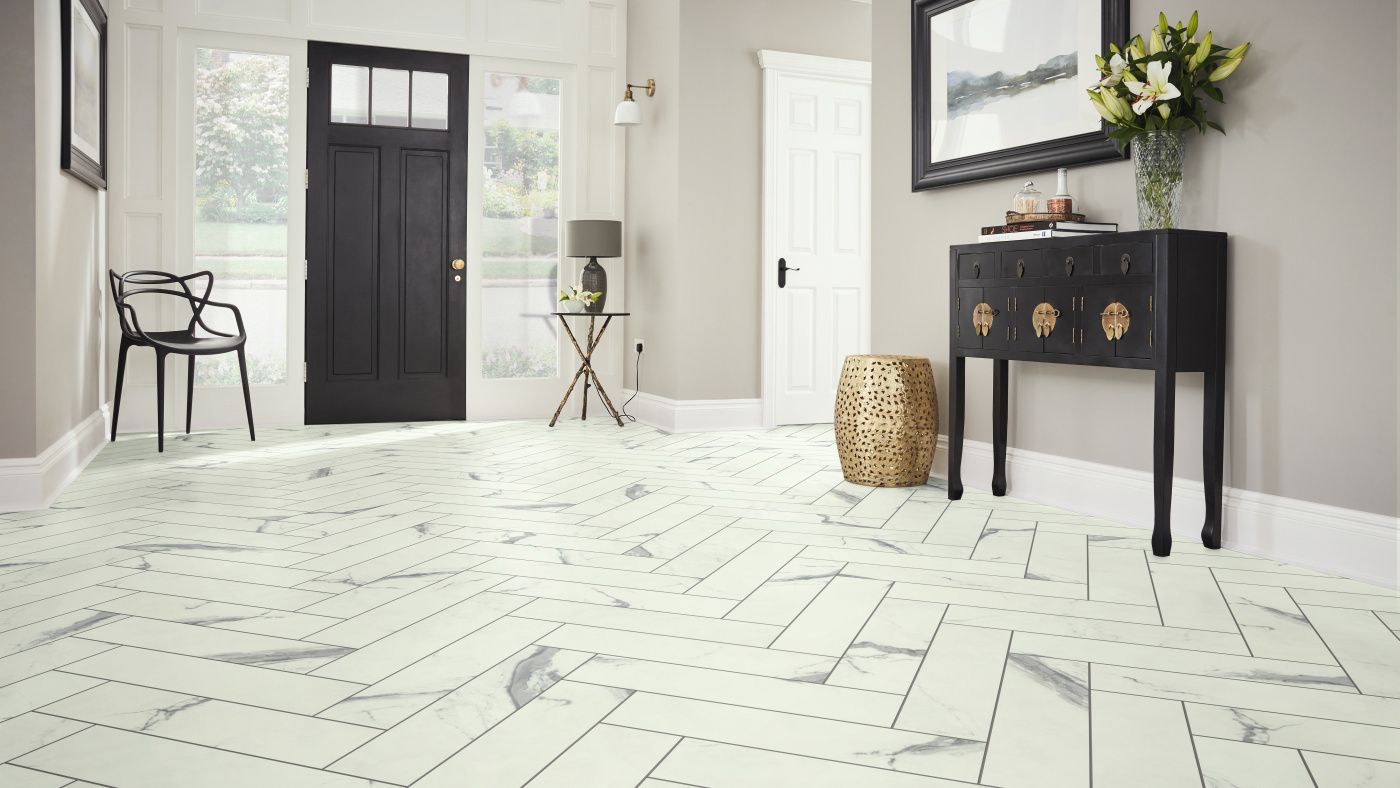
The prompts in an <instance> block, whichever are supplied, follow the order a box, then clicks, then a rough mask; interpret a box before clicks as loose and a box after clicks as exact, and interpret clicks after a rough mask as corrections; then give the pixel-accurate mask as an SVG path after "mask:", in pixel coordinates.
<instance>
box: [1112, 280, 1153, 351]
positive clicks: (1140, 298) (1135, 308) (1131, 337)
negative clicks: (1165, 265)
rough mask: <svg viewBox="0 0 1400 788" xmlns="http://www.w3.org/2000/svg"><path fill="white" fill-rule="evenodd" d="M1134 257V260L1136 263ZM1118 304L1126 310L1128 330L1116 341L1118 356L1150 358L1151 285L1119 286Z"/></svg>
mask: <svg viewBox="0 0 1400 788" xmlns="http://www.w3.org/2000/svg"><path fill="white" fill-rule="evenodd" d="M1136 259H1137V258H1136V256H1135V257H1134V260H1135V261H1136ZM1114 291H1115V293H1116V295H1117V297H1118V298H1117V300H1118V303H1120V304H1122V305H1123V306H1125V307H1127V308H1128V330H1127V331H1126V332H1124V333H1123V338H1122V339H1120V340H1118V353H1117V355H1119V356H1127V357H1130V358H1151V357H1152V344H1153V343H1152V339H1153V338H1152V334H1151V332H1152V322H1153V321H1152V309H1151V307H1152V306H1153V303H1152V285H1119V286H1118V287H1115V288H1114Z"/></svg>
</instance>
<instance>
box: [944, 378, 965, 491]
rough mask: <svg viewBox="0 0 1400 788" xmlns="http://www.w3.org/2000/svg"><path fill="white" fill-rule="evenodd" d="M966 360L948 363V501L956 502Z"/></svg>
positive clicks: (959, 469) (959, 471)
mask: <svg viewBox="0 0 1400 788" xmlns="http://www.w3.org/2000/svg"><path fill="white" fill-rule="evenodd" d="M966 372H967V359H966V358H964V357H962V356H953V357H952V358H951V359H949V361H948V500H950V501H957V500H960V499H961V498H962V495H963V483H962V451H963V406H964V405H965V404H966V401H967V386H966V384H965V383H964V382H963V379H964V377H965V375H966Z"/></svg>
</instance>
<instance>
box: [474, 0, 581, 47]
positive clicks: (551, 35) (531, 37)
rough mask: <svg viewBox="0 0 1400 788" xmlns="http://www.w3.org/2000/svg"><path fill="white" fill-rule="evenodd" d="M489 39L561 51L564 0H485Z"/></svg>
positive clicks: (496, 42)
mask: <svg viewBox="0 0 1400 788" xmlns="http://www.w3.org/2000/svg"><path fill="white" fill-rule="evenodd" d="M486 40H487V41H490V42H491V43H493V44H515V45H518V46H527V47H539V48H541V49H555V50H562V49H563V48H564V3H563V0H486Z"/></svg>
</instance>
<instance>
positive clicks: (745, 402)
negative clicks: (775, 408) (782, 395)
mask: <svg viewBox="0 0 1400 788" xmlns="http://www.w3.org/2000/svg"><path fill="white" fill-rule="evenodd" d="M633 393H634V392H632V391H630V390H627V389H624V390H623V392H622V401H623V402H625V401H627V399H628V398H629V397H631V396H632V395H633ZM635 393H636V394H637V398H636V399H634V400H632V403H631V404H630V405H628V406H627V412H628V413H630V414H632V415H633V416H636V417H637V421H638V422H639V423H641V424H645V425H647V426H648V427H655V428H657V429H659V430H664V431H666V432H672V433H675V432H729V431H733V430H761V429H763V401H762V400H759V399H690V400H674V399H667V398H666V397H658V396H657V395H655V394H648V393H646V392H644V391H643V392H635ZM619 407H620V406H619Z"/></svg>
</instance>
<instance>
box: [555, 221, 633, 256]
mask: <svg viewBox="0 0 1400 788" xmlns="http://www.w3.org/2000/svg"><path fill="white" fill-rule="evenodd" d="M565 233H566V235H565V237H564V238H565V252H564V256H565V257H621V256H622V222H615V221H612V220H609V219H574V220H573V221H570V222H569V223H568V226H567V228H566V230H565Z"/></svg>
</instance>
